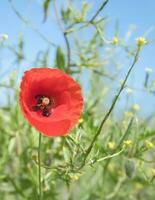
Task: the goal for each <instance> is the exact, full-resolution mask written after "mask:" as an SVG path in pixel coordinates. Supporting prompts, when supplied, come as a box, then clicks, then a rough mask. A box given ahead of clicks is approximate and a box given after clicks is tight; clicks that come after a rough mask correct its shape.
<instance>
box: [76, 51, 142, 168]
mask: <svg viewBox="0 0 155 200" xmlns="http://www.w3.org/2000/svg"><path fill="white" fill-rule="evenodd" d="M140 50H141V47H138V48H137V52H136V54H135V57H134V60H133V63H132V65H131V67H130V68H129V70H128V72H127V75H126V77H125V79H124V81H123V84H122V85H121V87H120V89H119V91H118V94H117V95H116V96H115V97H114V99H113V102H112V105H111V107H110V108H109V110H108V112H107V113H106V115H105V116H104V118H103V120H102V122H101V124H100V126H99V128H98V130H97V132H96V134H95V135H94V137H93V140H92V141H91V143H90V145H89V147H88V149H87V151H86V154H85V157H84V160H83V162H82V164H81V166H80V167H79V168H78V170H80V169H82V168H83V167H84V166H85V163H86V159H87V157H88V155H89V154H90V152H91V150H92V148H93V146H94V143H95V142H96V140H97V138H98V136H99V135H100V133H101V131H102V128H103V125H104V124H105V122H106V121H107V119H108V118H109V116H110V114H111V112H112V111H113V109H114V107H115V104H116V102H117V100H118V99H119V97H120V94H121V93H122V91H123V89H124V87H125V84H126V82H127V80H128V78H129V75H130V73H131V71H132V69H133V67H134V65H135V64H136V62H137V60H138V56H139V52H140Z"/></svg>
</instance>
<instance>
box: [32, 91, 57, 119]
mask: <svg viewBox="0 0 155 200" xmlns="http://www.w3.org/2000/svg"><path fill="white" fill-rule="evenodd" d="M35 99H36V103H37V105H35V106H33V107H32V109H33V111H35V112H37V111H39V110H40V111H41V112H42V115H43V116H45V117H48V116H49V115H50V114H51V113H50V109H51V107H52V106H53V105H54V101H53V99H52V100H51V99H50V98H48V97H46V96H43V95H37V96H36V97H35Z"/></svg>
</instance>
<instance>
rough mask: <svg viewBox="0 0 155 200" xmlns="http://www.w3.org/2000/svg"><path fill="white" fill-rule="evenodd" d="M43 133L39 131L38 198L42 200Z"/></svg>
mask: <svg viewBox="0 0 155 200" xmlns="http://www.w3.org/2000/svg"><path fill="white" fill-rule="evenodd" d="M41 136H42V135H41V133H39V145H38V184H39V194H38V199H39V200H42V189H41Z"/></svg>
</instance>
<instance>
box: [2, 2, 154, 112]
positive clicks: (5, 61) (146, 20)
mask: <svg viewBox="0 0 155 200" xmlns="http://www.w3.org/2000/svg"><path fill="white" fill-rule="evenodd" d="M13 2H14V4H15V6H16V8H17V9H18V10H19V11H20V12H21V13H22V15H23V16H26V18H28V19H29V20H30V21H31V22H32V23H33V24H34V25H35V26H36V27H37V28H38V29H39V30H41V32H42V33H43V34H44V35H46V37H47V38H48V39H49V40H50V41H51V42H54V43H56V44H60V45H61V46H62V47H63V46H65V44H64V40H63V37H62V34H61V32H60V31H59V28H58V26H57V25H56V21H55V18H54V17H53V14H52V6H51V7H50V16H49V18H48V21H47V22H46V23H42V18H43V11H42V7H41V2H42V1H41V0H21V1H19V0H13ZM60 2H63V1H61V0H60ZM88 2H90V4H91V5H92V9H91V11H90V12H89V16H91V15H92V14H93V13H94V12H95V11H96V10H97V9H98V7H99V6H100V5H101V3H102V0H88ZM101 15H103V14H102V13H101ZM104 15H105V16H108V17H109V23H108V26H107V33H108V35H109V36H112V35H113V30H114V25H115V22H116V21H117V20H118V21H119V28H120V37H124V35H125V33H126V32H127V30H128V28H129V26H130V25H135V26H136V30H135V32H134V35H133V36H132V37H131V40H130V41H131V42H134V40H135V38H136V37H137V36H141V35H144V34H145V33H146V31H147V30H149V29H150V28H151V29H152V32H150V33H149V34H148V35H146V39H147V40H148V41H152V40H155V30H154V25H155V0H148V1H145V0H109V4H108V5H107V7H106V9H105V10H104ZM151 29H150V30H151ZM21 32H22V33H23V35H24V37H25V39H26V46H25V52H26V54H27V55H28V58H29V59H30V60H32V59H33V58H34V56H35V55H36V52H37V51H38V50H40V49H46V47H47V46H46V43H45V42H44V41H43V40H42V39H41V38H40V37H38V36H37V34H36V33H35V32H34V31H32V30H31V29H30V28H27V27H26V26H25V25H24V24H23V23H22V22H21V21H20V20H19V19H18V17H17V16H16V15H15V13H14V12H13V11H12V9H11V6H10V4H9V3H8V1H7V0H1V1H0V33H6V34H8V36H9V39H8V41H7V42H6V44H7V45H10V44H11V45H12V44H16V42H17V38H18V36H19V33H21ZM52 51H53V53H52ZM154 52H155V43H152V44H151V45H147V46H145V47H144V49H143V51H142V53H141V58H140V60H139V62H138V63H137V66H136V68H135V70H134V72H133V75H132V82H133V84H134V86H136V87H141V84H142V83H143V80H144V75H145V72H144V69H145V67H150V68H152V69H153V73H152V75H151V78H152V79H153V78H154V79H155V58H154ZM12 58H13V57H12V54H11V53H9V52H8V51H5V50H2V49H0V79H1V80H3V79H5V78H6V77H7V76H8V74H9V73H10V72H11V71H12V70H13V69H15V68H16V67H17V66H12ZM53 59H54V50H52V48H51V63H52V62H53ZM28 67H31V66H29V63H28V62H26V63H24V66H20V71H21V72H22V71H24V70H25V69H26V68H28ZM127 67H128V66H127ZM133 80H134V81H133ZM132 86H133V85H132ZM133 101H134V102H135V103H138V104H140V106H141V108H142V110H141V112H142V114H143V113H147V114H148V115H149V114H151V113H153V112H154V111H155V108H154V107H155V96H153V95H152V94H148V93H144V92H135V93H134V100H133Z"/></svg>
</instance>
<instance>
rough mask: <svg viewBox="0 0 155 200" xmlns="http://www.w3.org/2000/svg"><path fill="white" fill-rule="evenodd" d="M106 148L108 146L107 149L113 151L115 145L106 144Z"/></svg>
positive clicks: (112, 143) (111, 143)
mask: <svg viewBox="0 0 155 200" xmlns="http://www.w3.org/2000/svg"><path fill="white" fill-rule="evenodd" d="M107 146H108V149H110V150H113V149H114V147H115V143H114V142H108V144H107Z"/></svg>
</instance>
